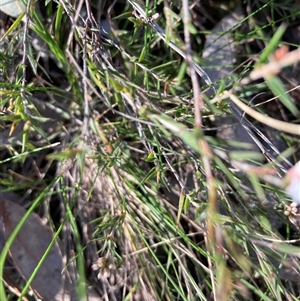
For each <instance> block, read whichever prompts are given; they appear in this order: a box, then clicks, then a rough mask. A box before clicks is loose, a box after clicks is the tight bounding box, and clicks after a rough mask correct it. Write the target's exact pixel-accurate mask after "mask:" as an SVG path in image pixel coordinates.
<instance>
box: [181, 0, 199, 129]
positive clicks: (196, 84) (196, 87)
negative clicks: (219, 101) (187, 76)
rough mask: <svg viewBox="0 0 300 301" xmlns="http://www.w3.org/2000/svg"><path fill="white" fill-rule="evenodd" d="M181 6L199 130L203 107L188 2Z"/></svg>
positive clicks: (186, 0) (184, 0)
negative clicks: (193, 52) (193, 56)
mask: <svg viewBox="0 0 300 301" xmlns="http://www.w3.org/2000/svg"><path fill="white" fill-rule="evenodd" d="M182 5H183V24H184V40H185V48H186V49H185V52H186V58H185V59H186V61H187V63H188V65H189V67H190V73H191V80H192V85H193V93H194V110H195V128H201V126H202V118H201V109H202V108H203V107H204V103H203V98H202V96H201V93H200V92H201V91H200V86H199V82H198V79H197V75H196V71H195V68H194V64H193V58H192V49H191V36H190V31H189V24H191V17H190V11H189V3H188V0H183V1H182Z"/></svg>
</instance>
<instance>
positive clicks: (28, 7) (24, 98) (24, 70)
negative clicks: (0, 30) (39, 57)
mask: <svg viewBox="0 0 300 301" xmlns="http://www.w3.org/2000/svg"><path fill="white" fill-rule="evenodd" d="M30 6H31V0H28V2H27V6H26V15H25V22H24V23H25V24H24V34H23V56H22V68H23V73H22V88H21V91H20V92H21V93H20V94H21V97H22V103H23V106H24V113H25V114H26V115H27V113H28V112H27V105H28V101H27V99H26V96H25V86H26V59H27V35H28V28H29V21H30V20H29V11H30Z"/></svg>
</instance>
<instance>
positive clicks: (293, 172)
mask: <svg viewBox="0 0 300 301" xmlns="http://www.w3.org/2000/svg"><path fill="white" fill-rule="evenodd" d="M283 183H284V187H285V191H286V193H287V194H288V195H289V196H290V197H291V199H292V200H293V201H294V202H296V203H297V204H298V205H300V161H299V162H297V164H296V165H295V166H293V167H292V168H291V169H289V171H288V172H287V174H286V176H285V178H284V180H283Z"/></svg>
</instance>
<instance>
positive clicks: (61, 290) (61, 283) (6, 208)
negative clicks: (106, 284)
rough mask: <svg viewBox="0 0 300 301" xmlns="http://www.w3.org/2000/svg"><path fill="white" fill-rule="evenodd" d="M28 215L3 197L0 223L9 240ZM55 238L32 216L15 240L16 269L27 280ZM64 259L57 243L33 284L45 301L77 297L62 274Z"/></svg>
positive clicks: (13, 251) (12, 252)
mask: <svg viewBox="0 0 300 301" xmlns="http://www.w3.org/2000/svg"><path fill="white" fill-rule="evenodd" d="M24 214H25V209H24V208H23V207H22V206H20V205H18V204H16V203H14V202H12V201H9V200H8V199H6V198H3V196H1V195H0V220H1V221H2V223H3V230H4V238H5V239H6V240H7V239H8V237H9V236H10V235H11V233H12V232H13V230H14V229H15V228H16V226H17V224H18V223H19V221H20V220H21V218H22V217H23V216H24ZM52 238H53V233H52V231H51V230H50V229H49V228H47V227H46V226H45V225H43V223H42V221H41V219H40V217H39V216H38V215H36V214H35V213H32V214H31V215H30V216H29V218H28V219H27V220H26V222H25V223H24V225H23V226H22V228H21V230H20V232H19V233H18V235H17V237H16V239H15V240H14V242H13V244H12V246H11V249H10V255H11V258H12V259H13V261H14V263H15V266H16V268H17V269H18V270H19V271H20V273H21V274H22V275H23V277H24V278H25V279H26V280H28V279H29V277H30V276H31V274H32V272H33V271H34V269H35V268H36V266H37V264H38V263H39V261H40V259H41V258H42V256H43V254H44V253H45V251H46V249H47V248H48V246H49V244H50V243H51V241H52ZM63 268H64V266H63V260H62V255H61V252H60V249H59V247H58V244H57V243H55V244H54V245H53V247H52V249H51V251H50V252H49V254H48V256H47V257H46V259H45V261H44V262H43V264H42V266H41V268H40V269H39V271H38V272H37V275H36V277H35V278H34V280H33V281H32V283H31V287H32V289H34V290H35V291H36V292H37V293H38V295H40V296H41V297H42V299H43V300H44V301H73V300H76V297H75V296H76V294H75V291H74V289H72V286H71V282H70V278H69V276H68V274H67V273H66V272H64V273H62V271H63Z"/></svg>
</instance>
